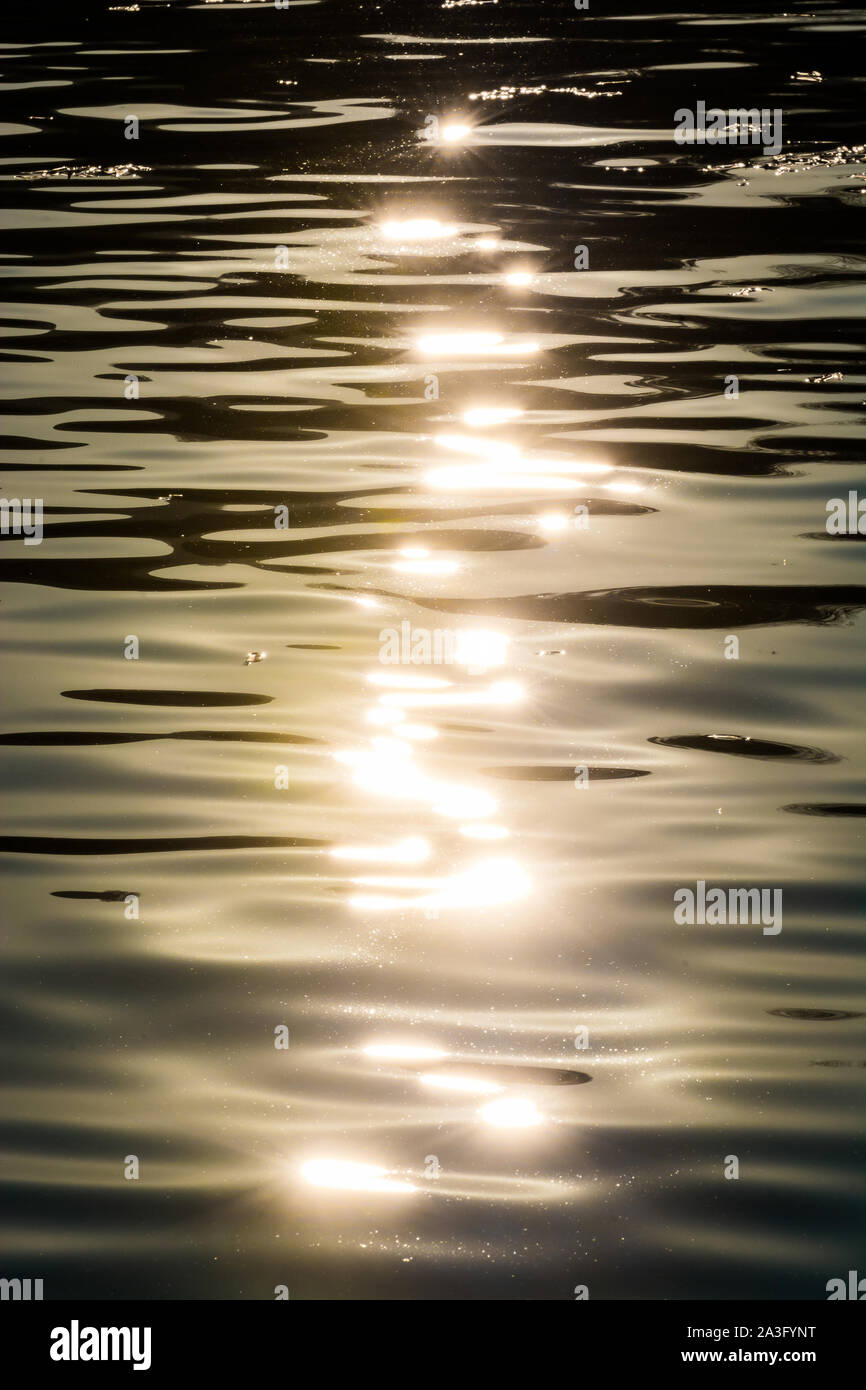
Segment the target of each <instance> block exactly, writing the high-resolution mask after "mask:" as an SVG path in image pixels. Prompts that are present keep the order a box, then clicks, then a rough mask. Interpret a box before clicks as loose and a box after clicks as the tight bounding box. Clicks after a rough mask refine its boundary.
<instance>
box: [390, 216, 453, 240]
mask: <svg viewBox="0 0 866 1390" xmlns="http://www.w3.org/2000/svg"><path fill="white" fill-rule="evenodd" d="M379 230H380V231H381V233H382V235H383V236H384V237H385V238H386V240H388V241H435V240H436V238H437V237H450V236H454V235H456V232H457V228H456V226H454V225H453V224H452V223H450V222H439V221H437V220H436V218H435V217H409V218H406V219H405V220H404V221H399V220H398V219H396V218H395V219H392V220H389V221H388V222H382V223H381V224H380V228H379Z"/></svg>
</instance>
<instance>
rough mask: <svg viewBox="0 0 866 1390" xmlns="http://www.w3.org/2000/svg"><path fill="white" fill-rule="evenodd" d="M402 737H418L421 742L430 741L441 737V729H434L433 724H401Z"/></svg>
mask: <svg viewBox="0 0 866 1390" xmlns="http://www.w3.org/2000/svg"><path fill="white" fill-rule="evenodd" d="M400 737H401V738H410V739H417V741H418V742H419V743H429V742H430V741H431V740H432V739H434V738H438V737H439V730H438V729H434V728H433V725H432V724H401V725H400Z"/></svg>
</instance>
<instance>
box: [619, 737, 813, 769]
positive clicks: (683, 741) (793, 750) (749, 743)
mask: <svg viewBox="0 0 866 1390" xmlns="http://www.w3.org/2000/svg"><path fill="white" fill-rule="evenodd" d="M647 742H648V743H657V744H660V745H661V747H663V748H694V749H696V750H698V751H700V752H702V753H727V754H729V755H730V756H732V757H735V758H758V759H762V760H765V761H766V760H772V759H777V758H787V759H791V760H792V761H795V762H806V763H838V762H839V761H840V759H839V758H838V757H837V755H836V754H835V753H829V752H827V751H826V749H823V748H810V747H809V746H808V745H807V744H799V743H773V742H772V741H771V740H769V739H763V738H752V737H750V736H749V735H742V734H672V735H670V736H667V737H662V736H661V735H659V736H656V737H653V738H650V739H648V740H647Z"/></svg>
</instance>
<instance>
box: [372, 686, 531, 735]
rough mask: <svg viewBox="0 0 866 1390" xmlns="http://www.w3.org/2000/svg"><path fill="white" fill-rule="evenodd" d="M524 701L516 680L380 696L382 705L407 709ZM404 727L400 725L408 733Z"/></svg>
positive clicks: (402, 731)
mask: <svg viewBox="0 0 866 1390" xmlns="http://www.w3.org/2000/svg"><path fill="white" fill-rule="evenodd" d="M522 699H523V687H522V686H521V685H519V684H518V682H517V681H494V682H493V684H492V685H488V686H486V687H484V688H482V689H480V690H447V691H436V690H429V691H428V690H417V691H416V690H406V691H402V690H395V691H389V692H388V694H387V695H382V696H380V700H381V702H382V703H383V704H388V705H397V706H399V707H402V708H405V709H418V708H419V707H422V706H424V705H435V706H437V707H440V708H444V707H448V706H454V707H457V706H465V705H482V706H483V705H516V704H518V703H519V702H520V701H521V700H522ZM405 727H406V726H405V725H404V724H401V725H400V726H399V728H400V732H401V733H404V732H405Z"/></svg>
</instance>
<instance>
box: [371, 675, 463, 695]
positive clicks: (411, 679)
mask: <svg viewBox="0 0 866 1390" xmlns="http://www.w3.org/2000/svg"><path fill="white" fill-rule="evenodd" d="M367 680H368V681H369V683H370V685H389V686H390V687H391V689H392V690H444V689H445V688H446V687H447V686H449V685H450V684H451V682H450V681H446V680H443V679H442V678H441V676H417V675H414V674H413V673H412V672H411V671H370V672H368V674H367Z"/></svg>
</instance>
